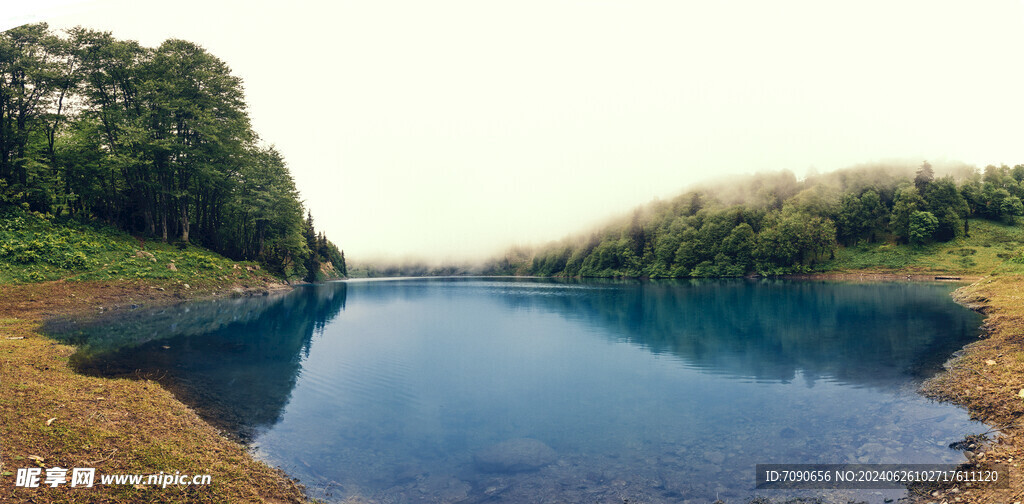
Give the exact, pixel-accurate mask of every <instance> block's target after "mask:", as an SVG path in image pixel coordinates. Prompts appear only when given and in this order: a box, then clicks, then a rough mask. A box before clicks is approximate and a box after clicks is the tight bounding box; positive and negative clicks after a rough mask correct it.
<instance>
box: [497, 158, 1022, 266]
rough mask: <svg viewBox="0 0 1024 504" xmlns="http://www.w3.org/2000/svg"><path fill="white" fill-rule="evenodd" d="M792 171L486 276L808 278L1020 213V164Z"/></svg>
mask: <svg viewBox="0 0 1024 504" xmlns="http://www.w3.org/2000/svg"><path fill="white" fill-rule="evenodd" d="M949 171H950V173H948V174H945V175H944V176H936V174H935V170H934V169H933V167H932V166H931V165H930V164H929V163H927V162H925V163H923V164H922V165H920V166H919V167H917V168H916V170H915V169H914V168H913V167H898V166H862V167H855V168H850V169H846V170H841V171H837V172H832V173H827V174H822V175H814V176H808V177H807V178H805V179H803V180H798V179H797V178H796V177H795V176H794V175H793V174H792V173H791V172H782V173H777V174H770V175H765V174H762V175H755V176H753V177H751V178H749V179H746V180H743V181H739V182H731V183H725V184H720V185H718V186H715V187H707V188H703V189H695V190H691V191H689V192H686V193H685V194H682V195H680V196H678V197H676V198H674V199H672V200H670V201H655V202H653V203H651V204H649V205H647V206H645V207H641V208H638V209H637V210H636V211H634V212H633V214H632V215H631V216H629V217H626V218H624V219H620V220H619V221H616V222H613V223H612V224H610V225H608V226H606V227H604V228H602V229H600V230H598V231H596V232H593V233H591V234H589V235H584V236H575V237H571V238H566V239H565V240H562V241H561V242H558V243H554V244H551V245H548V246H546V247H543V248H541V249H540V250H538V251H536V252H534V251H528V250H523V249H517V250H510V251H509V252H508V253H506V254H505V255H504V257H501V258H498V259H496V260H493V261H491V262H490V263H488V265H487V266H486V267H485V268H484V272H485V273H488V274H515V275H540V276H567V277H576V276H581V277H619V276H625V277H650V278H671V277H718V276H743V275H748V274H761V275H778V274H787V273H801V272H809V271H813V270H814V269H815V268H816V267H817V266H820V265H821V264H822V263H825V262H827V261H828V260H830V259H831V258H833V257H834V254H835V253H836V251H837V249H838V247H841V246H844V247H851V246H855V245H858V244H865V243H891V244H901V245H906V246H910V247H919V246H924V245H927V244H929V243H934V242H946V241H950V240H955V239H957V238H963V237H967V236H969V234H970V232H971V230H970V221H969V219H977V218H981V219H988V220H993V221H1000V222H1004V223H1008V224H1013V223H1016V222H1017V219H1018V217H1019V216H1021V215H1022V214H1024V205H1022V203H1021V199H1022V198H1024V165H1017V166H1015V167H1013V168H1010V167H1007V166H998V167H997V166H988V167H986V168H985V169H984V170H983V171H982V172H979V171H978V170H976V169H974V168H970V167H965V166H960V167H958V168H957V169H955V170H949Z"/></svg>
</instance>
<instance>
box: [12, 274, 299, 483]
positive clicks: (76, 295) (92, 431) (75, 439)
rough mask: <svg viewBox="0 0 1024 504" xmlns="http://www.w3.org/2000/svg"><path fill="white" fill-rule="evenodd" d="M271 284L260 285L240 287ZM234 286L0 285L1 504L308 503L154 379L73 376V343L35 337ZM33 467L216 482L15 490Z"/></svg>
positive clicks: (284, 479)
mask: <svg viewBox="0 0 1024 504" xmlns="http://www.w3.org/2000/svg"><path fill="white" fill-rule="evenodd" d="M278 287H279V286H276V285H274V284H271V283H269V282H267V281H263V282H261V283H257V284H255V285H249V286H247V287H246V290H249V291H252V290H256V291H262V290H268V289H274V288H278ZM161 289H163V290H161ZM239 290H241V288H240V287H236V286H220V287H219V288H207V290H204V291H197V290H195V289H193V288H189V289H185V288H184V286H183V285H178V284H175V283H167V285H166V286H162V285H161V284H157V283H132V282H104V283H95V282H64V281H56V282H46V283H40V284H29V285H18V286H12V285H5V286H0V474H2V476H0V502H102V503H126V502H270V503H283V502H289V503H299V502H306V498H305V496H304V495H303V492H302V489H301V487H300V486H298V485H297V484H296V483H295V482H294V481H292V480H290V479H289V478H288V477H287V476H286V475H284V474H283V473H282V472H280V471H279V470H275V469H271V468H270V467H268V466H266V465H265V464H263V463H261V462H258V461H256V460H255V459H253V458H252V457H251V456H250V455H249V453H248V452H246V450H245V448H244V447H243V446H241V445H239V444H237V443H234V442H232V441H229V440H228V439H227V438H226V437H224V436H223V435H221V434H220V433H219V432H218V431H217V430H216V429H214V428H213V427H211V426H210V425H209V424H207V423H205V422H204V421H203V420H201V419H200V418H199V416H197V415H196V413H195V412H194V411H192V410H191V409H189V408H188V407H187V406H185V405H184V404H182V403H181V402H179V401H177V400H176V399H175V398H174V396H173V395H171V393H170V392H168V391H166V390H165V389H163V388H162V387H160V386H159V385H158V384H156V383H155V382H152V381H148V380H129V379H106V378H96V377H89V376H83V375H79V374H76V373H75V372H73V371H72V370H71V369H70V368H69V367H68V357H69V356H70V355H71V354H72V353H73V352H74V348H73V347H70V346H67V345H62V344H59V343H56V342H54V341H52V340H50V339H48V338H46V337H44V336H42V335H40V334H39V333H38V332H37V330H38V328H39V326H40V323H41V321H42V320H43V318H45V317H47V316H50V315H55V314H68V313H90V312H92V313H95V312H97V311H100V307H102V308H103V310H111V309H119V308H121V307H127V306H130V305H132V304H145V305H150V306H151V305H153V304H158V303H171V302H176V301H180V300H182V299H186V298H196V297H203V296H210V295H224V294H232V293H234V292H237V291H239ZM40 457H41V461H39V462H36V460H38V458H40ZM33 466H39V467H45V468H49V467H55V466H56V467H62V468H65V469H67V468H75V467H95V468H96V474H97V477H96V481H97V483H98V482H99V475H100V474H136V473H144V474H151V473H159V472H160V471H164V472H165V473H170V474H174V473H175V472H176V471H180V472H181V473H185V474H210V475H211V476H212V484H211V485H209V486H189V487H174V486H169V487H167V488H160V487H159V486H156V487H152V486H140V487H134V486H132V485H120V486H115V485H111V486H106V487H104V486H100V485H97V486H95V487H93V488H71V487H69V486H68V485H67V484H65V485H61V486H59V487H57V488H50V487H48V486H44V487H40V488H31V489H29V488H21V487H15V486H14V483H15V476H14V474H15V473H16V472H17V469H18V468H23V467H33ZM44 475H45V473H44ZM68 476H69V477H70V471H69V472H68Z"/></svg>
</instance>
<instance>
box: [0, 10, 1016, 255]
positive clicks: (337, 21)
mask: <svg viewBox="0 0 1024 504" xmlns="http://www.w3.org/2000/svg"><path fill="white" fill-rule="evenodd" d="M29 3H32V4H33V5H25V4H29ZM0 20H2V21H3V25H2V26H0V29H6V28H9V27H11V26H15V25H17V24H21V23H24V22H30V21H37V20H45V21H48V22H50V24H51V26H54V27H60V28H63V27H70V26H74V25H79V24H80V25H83V26H86V27H89V28H94V29H101V30H109V31H111V32H113V34H114V35H115V36H116V37H118V38H122V39H135V40H138V41H140V42H141V43H142V44H144V45H147V46H156V45H158V44H159V43H160V42H161V41H163V40H164V39H166V38H169V37H176V38H183V39H187V40H191V41H194V42H197V43H199V44H201V45H202V46H204V47H205V48H206V49H207V50H209V51H210V52H211V53H213V54H214V55H216V56H218V57H219V58H221V59H223V60H224V61H225V62H227V63H228V65H229V66H230V67H231V68H232V70H233V71H234V73H235V74H237V75H239V76H240V77H242V78H243V79H244V81H245V86H246V92H247V97H248V102H249V104H250V115H251V117H252V121H253V125H254V127H255V129H256V131H257V132H258V133H259V134H260V135H261V136H262V138H263V139H264V140H265V141H266V142H268V143H273V144H275V145H276V146H277V147H278V149H279V150H280V151H281V152H282V153H283V154H284V156H285V158H286V159H287V161H288V164H289V166H290V168H291V170H292V173H293V175H294V177H295V181H296V184H297V185H298V188H299V190H300V191H301V193H302V196H303V198H304V199H305V202H306V205H307V206H308V207H309V208H310V209H312V211H313V216H314V218H315V219H316V223H317V226H318V228H320V229H323V230H324V231H326V232H327V235H328V237H329V238H331V239H332V240H333V241H335V242H336V243H338V244H339V245H340V246H341V247H342V248H343V249H344V250H345V252H346V257H348V258H350V259H353V260H356V261H358V260H360V259H367V258H370V257H372V256H382V255H383V256H387V257H392V258H402V257H407V256H419V257H429V258H452V259H459V258H466V257H470V256H481V255H484V254H487V253H492V252H496V251H498V250H502V249H504V248H506V247H507V246H509V245H512V244H516V243H518V244H530V243H536V244H539V243H543V242H545V241H547V240H551V239H557V238H560V237H562V236H564V235H565V234H567V233H570V232H574V231H578V230H581V229H582V228H586V227H588V226H590V225H593V224H594V223H595V222H599V221H602V220H604V219H606V218H607V217H609V216H611V215H613V214H617V213H621V212H624V211H628V210H629V209H630V208H632V207H635V206H637V205H639V204H642V203H646V202H648V201H650V200H651V199H652V198H655V197H662V198H665V197H671V196H673V195H675V194H677V193H678V192H680V190H682V189H683V188H684V187H685V186H687V185H689V184H691V183H694V182H699V181H702V180H706V179H708V178H714V177H718V176H721V175H726V174H733V173H749V172H754V171H763V170H780V169H790V170H793V171H794V172H796V173H797V174H798V175H799V174H803V173H804V172H805V171H806V170H807V169H808V168H810V167H812V166H813V167H815V168H816V169H818V170H820V171H828V170H832V169H837V168H842V167H846V166H849V165H852V164H857V163H861V162H869V161H875V160H880V159H892V158H901V159H914V160H921V159H929V160H934V161H940V160H943V159H945V160H961V161H965V162H968V163H972V164H976V165H979V166H984V165H986V164H989V163H995V164H1000V163H1006V164H1011V165H1012V164H1015V163H1020V162H1024V87H1022V84H1024V65H1022V64H1021V57H1022V55H1024V8H1022V3H1021V1H1020V0H1016V1H972V2H967V1H963V0H956V1H935V0H922V1H894V0H884V1H876V0H857V1H846V2H827V1H823V0H775V1H771V2H765V1H763V0H749V1H722V2H711V1H707V0H701V1H683V0H664V1H656V0H620V1H606V0H578V1H577V0H515V1H504V2H497V1H488V0H431V1H398V0H373V1H358V2H352V1H332V2H327V1H282V0H274V1H253V0H245V1H223V0H202V1H196V0H175V1H173V2H167V1H163V2H153V1H145V2H143V1H139V0H131V1H123V0H77V1H76V0H63V1H62V0H51V1H50V2H35V3H33V2H24V1H22V0H16V1H10V0H0Z"/></svg>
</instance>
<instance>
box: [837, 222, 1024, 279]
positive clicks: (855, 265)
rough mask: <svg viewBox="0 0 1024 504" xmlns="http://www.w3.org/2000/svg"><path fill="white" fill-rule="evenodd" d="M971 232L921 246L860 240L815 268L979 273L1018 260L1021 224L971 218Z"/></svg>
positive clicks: (1013, 266)
mask: <svg viewBox="0 0 1024 504" xmlns="http://www.w3.org/2000/svg"><path fill="white" fill-rule="evenodd" d="M970 230H971V236H970V237H969V238H961V239H957V240H953V241H951V242H946V243H931V244H927V245H922V246H912V245H892V244H879V243H872V244H864V245H856V246H852V247H842V248H840V249H839V250H837V251H836V258H835V259H834V260H832V261H828V262H826V263H824V264H823V265H822V266H821V267H820V268H819V271H822V272H844V271H863V270H872V271H878V272H890V271H891V272H903V273H921V274H926V273H940V274H959V275H964V276H982V275H987V274H990V273H992V272H999V271H1002V272H1013V271H1017V270H1020V272H1022V273H1024V269H1020V266H1021V265H1020V264H1019V263H1017V262H1015V261H1009V260H1010V259H1014V258H1020V257H1021V250H1022V247H1021V246H1022V244H1024V227H1021V226H1010V225H1006V224H1000V223H996V222H992V221H987V220H981V219H972V220H971V222H970Z"/></svg>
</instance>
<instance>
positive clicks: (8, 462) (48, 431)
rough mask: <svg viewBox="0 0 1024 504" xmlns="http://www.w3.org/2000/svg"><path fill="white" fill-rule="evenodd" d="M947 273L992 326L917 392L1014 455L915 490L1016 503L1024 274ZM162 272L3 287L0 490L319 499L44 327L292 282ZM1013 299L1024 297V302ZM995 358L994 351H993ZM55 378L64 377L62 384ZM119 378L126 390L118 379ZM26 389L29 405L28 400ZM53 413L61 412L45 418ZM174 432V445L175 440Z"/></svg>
mask: <svg viewBox="0 0 1024 504" xmlns="http://www.w3.org/2000/svg"><path fill="white" fill-rule="evenodd" d="M936 276H945V275H942V274H928V275H923V274H920V273H919V272H913V273H910V272H885V273H880V272H874V271H863V272H842V273H819V274H808V275H789V276H786V277H785V278H791V279H801V280H802V279H807V280H812V279H817V280H823V279H824V280H840V281H850V280H853V281H936V278H935V277H936ZM938 281H953V282H960V283H965V284H966V283H968V282H972V283H970V284H969V285H965V286H963V287H960V288H958V289H957V290H956V291H954V293H953V298H954V300H955V301H956V302H957V303H959V304H961V305H963V306H966V307H968V308H970V309H973V310H976V311H979V312H981V313H983V314H985V315H987V317H986V319H985V321H984V323H983V325H982V331H983V339H979V340H978V341H975V342H972V343H969V344H967V345H966V346H964V347H963V348H962V349H961V350H959V351H958V352H956V354H954V355H953V356H951V358H950V359H949V361H948V362H947V364H946V366H945V367H946V370H945V371H943V372H941V373H939V374H938V375H936V376H934V377H932V378H930V379H928V380H926V381H925V383H924V384H922V386H921V389H920V392H921V393H922V394H924V395H925V396H926V397H930V398H933V399H936V400H940V401H945V402H951V403H953V404H956V405H958V406H960V407H963V408H965V409H966V410H967V411H968V413H969V414H970V415H971V418H972V419H977V420H980V421H983V422H985V423H987V424H989V425H991V426H992V427H993V430H994V431H995V432H996V433H998V436H997V437H995V438H994V439H992V440H990V441H988V442H985V443H980V442H979V443H977V444H976V445H972V446H970V447H968V450H967V451H966V452H965V453H966V454H967V456H968V459H969V461H970V462H971V463H975V464H990V463H997V462H998V463H1001V464H1005V465H1007V466H1008V467H1010V469H1011V471H1010V485H1009V488H1008V489H982V488H976V487H972V486H965V485H961V486H946V487H941V488H940V487H931V488H927V489H920V488H919V489H913V490H911V492H910V494H909V499H910V501H911V502H914V503H943V502H944V503H946V504H955V503H962V502H965V503H973V502H1005V503H1007V504H1011V503H1017V502H1019V501H1021V500H1022V496H1024V477H1022V475H1021V474H1017V473H1018V472H1019V465H1017V464H1018V463H1017V462H1015V461H1018V460H1022V459H1024V437H1022V436H1024V430H1022V427H1024V420H1022V421H1021V422H1020V423H1021V426H1018V425H1017V423H1016V422H1017V419H1018V418H1020V417H1024V398H1022V397H1024V396H1018V393H1020V392H1018V391H1019V390H1020V389H1021V388H1024V305H1022V303H1024V301H1022V300H1024V288H1022V289H1020V291H1021V293H1020V294H1019V295H1018V293H1017V290H1016V289H1017V287H1018V286H1020V287H1024V277H1021V276H993V277H967V276H965V277H960V278H956V279H952V278H951V279H948V280H947V279H939V280H938ZM157 284H158V282H131V281H117V282H81V283H79V282H66V281H62V280H58V281H53V282H44V283H39V284H22V285H4V286H0V364H2V366H0V397H12V398H14V399H13V400H10V399H7V400H4V399H0V416H2V419H3V422H0V439H3V440H4V443H3V444H0V473H3V476H0V483H2V485H0V500H6V499H11V500H10V501H11V502H18V501H27V500H32V501H33V502H91V501H95V500H104V501H107V502H136V501H140V500H142V501H152V502H192V501H220V500H228V501H239V500H246V501H252V502H271V503H280V502H289V503H304V502H310V499H309V497H308V496H307V495H306V494H305V490H304V488H303V487H302V486H301V485H299V484H298V483H297V482H296V481H294V480H292V479H291V478H290V477H289V476H288V475H287V474H285V473H284V472H283V471H281V470H280V469H276V468H271V467H269V466H267V465H266V464H265V463H263V462H261V461H259V460H257V459H256V458H255V457H253V455H252V453H251V452H250V451H249V450H248V448H247V447H246V446H245V445H244V444H242V443H240V442H238V441H237V440H233V439H231V438H230V436H227V435H225V433H223V432H220V431H219V430H218V429H217V428H216V427H214V426H213V425H211V424H209V423H207V422H206V421H204V420H202V419H201V418H200V417H199V416H198V415H197V414H196V413H195V412H194V411H193V410H192V409H191V408H190V407H188V406H187V405H185V404H184V403H182V402H180V401H179V400H178V399H177V398H176V397H175V396H174V395H173V394H172V393H171V392H169V391H168V389H167V388H165V387H163V386H161V385H160V384H159V383H157V382H155V381H152V380H137V379H111V378H97V377H88V376H84V375H79V374H77V373H76V372H75V371H74V370H73V369H71V368H70V367H69V366H68V357H70V355H71V354H73V353H74V352H75V350H76V348H75V347H73V346H69V345H64V344H60V343H58V342H55V341H53V340H50V339H49V338H48V337H46V336H44V335H42V334H41V333H39V332H38V331H39V328H40V326H41V324H42V322H43V320H44V319H45V318H47V317H50V316H54V315H75V314H88V313H90V312H91V313H96V312H95V311H93V310H96V309H97V308H98V307H102V308H103V309H102V310H100V311H101V312H102V311H106V310H117V309H127V308H130V307H131V306H132V305H139V304H145V305H147V306H159V305H169V304H177V303H182V302H187V301H197V300H204V299H215V298H220V297H231V296H236V297H237V296H240V295H250V296H251V295H267V294H269V293H270V292H280V291H285V290H290V289H292V288H294V286H293V285H286V284H280V283H274V282H268V281H266V280H263V281H261V282H258V283H257V284H255V285H218V286H213V287H212V288H211V287H205V288H188V289H186V288H185V287H184V286H182V285H177V286H166V287H165V286H160V285H157ZM1014 301H1016V302H1017V304H1018V305H1020V306H1014V305H1013V302H1014ZM19 315H20V317H19ZM12 316H13V317H12ZM19 347H20V348H19ZM1018 360H1019V361H1018ZM993 361H994V362H995V364H992V362H993ZM41 362H42V364H41ZM1000 363H1006V364H1005V365H999V364H1000ZM1018 377H1022V378H1018ZM54 382H58V383H59V385H60V386H58V387H54V385H55V383H54ZM108 382H109V383H108ZM37 387H38V388H39V390H38V391H40V392H41V391H43V390H46V391H49V392H50V394H49V395H51V396H52V395H53V392H54V391H55V389H64V390H66V393H65V394H58V395H57V397H46V396H47V394H45V393H43V394H36V397H31V394H30V392H29V391H32V390H35V389H36V388H37ZM69 389H70V390H69ZM112 389H116V392H114V391H113V390H112ZM97 390H102V392H100V393H102V394H103V395H105V396H106V397H103V396H98V397H97ZM143 399H145V401H142V400H143ZM23 400H24V401H25V402H27V403H31V405H29V404H23V403H22V401H23ZM98 401H103V402H98ZM139 402H144V403H145V404H144V405H142V406H143V407H140V405H139V404H138V403H139ZM28 406H31V407H28ZM26 410H31V411H26ZM111 416H116V417H120V418H119V420H121V421H120V422H117V421H113V423H107V424H104V425H100V426H97V425H93V424H94V423H95V422H94V420H95V419H96V418H102V419H103V420H107V421H108V422H110V420H111V419H109V418H105V417H111ZM49 418H56V420H55V421H53V422H52V423H47V420H48V419H49ZM83 420H84V421H83ZM169 420H173V421H169ZM168 424H170V425H168ZM140 426H142V428H140ZM97 427H100V428H99V429H97ZM96 430H101V431H104V432H102V434H100V435H99V438H101V439H103V440H105V441H108V442H109V443H110V444H107V445H106V446H99V445H100V444H102V443H88V442H85V443H82V442H80V441H78V440H74V439H72V440H70V441H69V440H67V439H66V438H69V437H70V438H85V439H89V440H93V441H95V440H96V439H97V435H96V434H97V433H96V432H94V431H96ZM25 431H27V432H25ZM125 433H127V434H125ZM76 434H77V436H76ZM140 434H144V435H140ZM53 438H56V439H53ZM112 438H117V439H112ZM153 445H157V446H158V448H157V449H156V451H158V452H161V454H163V455H165V456H164V457H148V458H147V457H141V459H142V460H141V462H145V460H161V459H162V461H163V462H164V463H165V464H166V467H162V466H160V464H159V463H157V464H156V465H152V466H145V465H143V466H140V465H134V466H132V465H131V464H132V463H135V464H138V463H139V462H140V457H138V456H132V455H136V454H138V452H151V451H153V449H154V446H153ZM168 445H170V446H173V447H172V448H170V449H168V448H167V447H168ZM30 452H31V453H30ZM183 454H187V455H188V456H189V457H190V458H194V459H195V460H192V461H189V462H186V461H185V459H184V458H183V457H182V456H181V455H183ZM166 455H170V456H166ZM31 457H42V458H43V460H44V464H45V467H52V466H54V465H60V467H87V466H88V465H84V464H94V465H93V466H88V467H96V469H97V474H107V473H111V474H119V473H132V472H138V471H147V472H152V473H156V472H159V471H161V470H164V471H166V472H174V471H182V472H185V471H184V470H183V469H187V470H189V471H194V472H198V471H195V470H194V469H193V468H195V469H198V470H202V468H201V467H199V466H200V465H204V464H207V465H210V467H208V468H207V470H206V473H209V474H211V476H212V478H213V484H212V485H211V486H209V487H187V488H185V489H173V491H172V488H170V487H169V488H167V489H160V488H159V487H155V488H154V487H145V486H143V487H141V488H137V487H131V486H127V487H126V488H125V487H104V488H99V487H98V488H95V489H71V488H67V487H66V486H65V487H61V488H57V489H51V488H48V487H47V488H36V489H25V488H15V487H14V485H13V483H14V476H13V475H8V474H7V473H8V472H13V471H16V469H17V468H21V467H31V466H33V465H34V464H32V459H31ZM218 460H219V461H221V463H220V464H218V463H217V461H218ZM167 462H171V463H167ZM224 465H230V466H232V467H231V468H230V469H234V470H230V469H229V468H227V467H221V466H224ZM40 466H43V464H40ZM186 466H187V467H186ZM219 483H220V484H219ZM214 487H217V488H216V489H214ZM101 492H102V493H101Z"/></svg>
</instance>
